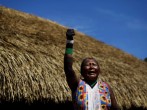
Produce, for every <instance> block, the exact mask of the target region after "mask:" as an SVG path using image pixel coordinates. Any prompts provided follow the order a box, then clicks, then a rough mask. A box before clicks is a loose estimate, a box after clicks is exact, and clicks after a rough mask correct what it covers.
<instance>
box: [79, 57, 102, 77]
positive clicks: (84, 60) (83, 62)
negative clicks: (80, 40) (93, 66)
mask: <svg viewBox="0 0 147 110" xmlns="http://www.w3.org/2000/svg"><path fill="white" fill-rule="evenodd" d="M88 59H92V60H94V61H95V62H96V63H97V65H98V67H99V70H100V66H99V63H98V61H97V60H96V59H95V58H93V57H87V58H85V59H83V61H82V63H81V74H82V68H83V66H84V64H85V62H86V61H87V60H88Z"/></svg>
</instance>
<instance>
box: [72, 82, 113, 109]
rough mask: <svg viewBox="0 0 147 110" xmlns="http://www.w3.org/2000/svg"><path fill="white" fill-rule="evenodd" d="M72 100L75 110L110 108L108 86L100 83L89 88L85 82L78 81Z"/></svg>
mask: <svg viewBox="0 0 147 110" xmlns="http://www.w3.org/2000/svg"><path fill="white" fill-rule="evenodd" d="M72 98H73V103H74V108H75V110H108V109H109V108H110V106H111V100H110V92H109V89H108V85H107V83H105V82H101V81H98V82H97V84H96V85H95V86H94V87H93V88H91V87H90V86H89V85H88V84H87V83H86V82H85V81H83V80H80V82H79V85H78V87H77V90H76V91H75V93H73V95H72Z"/></svg>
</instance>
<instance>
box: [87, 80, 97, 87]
mask: <svg viewBox="0 0 147 110" xmlns="http://www.w3.org/2000/svg"><path fill="white" fill-rule="evenodd" d="M86 83H87V84H89V86H90V87H91V88H93V87H94V86H95V84H96V83H97V80H95V81H92V82H91V81H86Z"/></svg>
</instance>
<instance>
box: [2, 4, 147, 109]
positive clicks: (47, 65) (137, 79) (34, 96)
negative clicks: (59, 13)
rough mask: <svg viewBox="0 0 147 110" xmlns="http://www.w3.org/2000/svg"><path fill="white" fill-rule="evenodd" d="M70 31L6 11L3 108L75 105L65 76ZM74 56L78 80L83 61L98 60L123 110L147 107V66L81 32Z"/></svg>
mask: <svg viewBox="0 0 147 110" xmlns="http://www.w3.org/2000/svg"><path fill="white" fill-rule="evenodd" d="M48 14H49V13H48ZM66 29H67V28H66V27H64V26H62V25H59V24H57V23H55V22H53V21H50V20H46V19H43V18H40V17H37V16H34V15H30V14H27V13H23V12H19V11H16V10H12V9H9V8H6V7H3V6H1V7H0V82H1V83H0V102H1V105H3V104H4V105H5V104H7V103H9V104H10V103H12V105H13V103H16V102H17V104H19V102H22V103H28V104H30V105H31V104H32V105H33V104H34V103H35V104H36V103H37V104H36V105H38V104H42V105H43V104H44V103H47V104H53V105H55V104H57V105H59V104H61V105H62V103H64V104H65V106H68V105H70V104H69V103H70V102H71V91H70V89H69V87H68V85H67V82H66V78H65V74H64V71H63V56H64V49H65V40H66V37H65V32H66ZM124 45H125V44H124ZM73 56H74V65H73V66H74V70H75V71H76V73H77V75H80V73H79V70H80V63H81V61H82V59H83V58H85V57H87V56H93V57H95V58H96V59H97V60H98V61H99V63H100V66H101V71H102V73H101V76H100V78H101V80H103V81H107V82H108V83H109V84H110V85H111V87H112V88H113V91H114V94H115V96H116V99H117V101H118V104H119V106H120V107H121V109H126V110H127V109H128V110H129V109H132V108H142V109H143V108H144V109H146V108H147V95H146V93H147V83H146V81H147V69H146V68H147V63H146V62H144V61H141V60H140V59H137V58H136V57H134V56H132V55H130V54H128V53H126V52H124V51H122V50H120V49H117V48H115V47H112V46H109V45H106V44H105V43H103V42H100V41H98V40H95V39H93V38H91V37H90V36H87V35H85V34H82V33H80V32H78V31H76V36H75V45H74V54H73ZM70 106H71V105H70Z"/></svg>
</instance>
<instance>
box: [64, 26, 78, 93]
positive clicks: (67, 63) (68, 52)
mask: <svg viewBox="0 0 147 110" xmlns="http://www.w3.org/2000/svg"><path fill="white" fill-rule="evenodd" d="M74 35H75V32H74V30H73V29H67V32H66V49H65V54H64V72H65V75H66V80H67V83H68V85H69V87H70V89H71V91H72V92H74V91H75V90H76V88H77V85H78V77H77V76H76V74H75V71H74V70H73V68H72V65H73V57H72V54H73V44H74Z"/></svg>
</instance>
